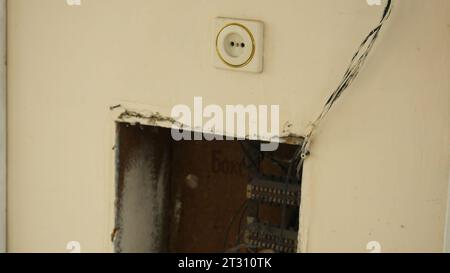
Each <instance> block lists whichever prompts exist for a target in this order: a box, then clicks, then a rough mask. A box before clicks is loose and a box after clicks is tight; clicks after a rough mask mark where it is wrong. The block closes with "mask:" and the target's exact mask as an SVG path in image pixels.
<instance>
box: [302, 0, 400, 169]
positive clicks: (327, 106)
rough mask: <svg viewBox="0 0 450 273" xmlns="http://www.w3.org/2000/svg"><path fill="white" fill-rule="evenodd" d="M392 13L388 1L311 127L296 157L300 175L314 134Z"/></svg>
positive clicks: (353, 76)
mask: <svg viewBox="0 0 450 273" xmlns="http://www.w3.org/2000/svg"><path fill="white" fill-rule="evenodd" d="M391 12H392V0H388V2H387V4H386V7H385V9H384V12H383V16H382V18H381V20H380V22H379V23H378V25H377V26H376V27H375V28H374V29H373V30H372V31H371V32H370V33H369V34H368V35H367V36H366V38H365V39H364V40H363V42H362V43H361V45H360V46H359V48H358V50H357V51H356V53H355V55H354V56H353V58H352V60H351V62H350V65H349V67H348V69H347V71H346V72H345V74H344V77H343V79H342V81H341V83H340V84H339V86H338V87H337V88H336V90H335V91H334V92H333V93H332V94H331V96H330V98H329V99H328V101H327V102H326V104H325V106H324V107H323V110H322V112H321V113H320V115H319V116H318V117H317V119H316V120H315V121H314V122H313V123H312V124H311V125H310V128H309V133H308V134H307V135H306V137H305V140H304V142H303V145H302V146H301V148H300V149H299V151H298V153H297V155H296V157H297V159H298V162H299V163H298V167H297V170H298V172H299V173H300V170H301V168H302V166H303V163H304V161H305V159H306V158H307V157H308V156H309V154H310V144H311V139H312V137H313V135H314V132H315V131H316V129H317V128H318V127H319V125H320V124H321V122H322V121H323V120H324V119H325V117H326V116H327V114H328V113H329V112H330V110H331V108H333V106H334V104H335V103H336V101H337V100H338V99H339V98H340V97H341V95H342V93H343V92H344V91H345V90H346V89H347V88H348V87H349V86H350V85H351V84H352V83H353V81H354V80H355V78H356V77H357V76H358V74H359V72H360V70H361V68H362V67H363V65H364V63H365V62H366V59H367V56H368V55H369V53H370V51H371V50H372V48H373V45H374V44H375V41H376V40H377V38H378V35H379V34H380V31H381V29H382V28H383V25H384V23H385V22H386V21H387V20H388V19H389V16H390V15H391Z"/></svg>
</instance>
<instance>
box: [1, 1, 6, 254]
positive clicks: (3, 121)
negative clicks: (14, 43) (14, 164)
mask: <svg viewBox="0 0 450 273" xmlns="http://www.w3.org/2000/svg"><path fill="white" fill-rule="evenodd" d="M0 54H1V60H0V253H2V252H6V65H5V64H6V0H0Z"/></svg>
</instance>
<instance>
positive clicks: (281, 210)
mask: <svg viewBox="0 0 450 273" xmlns="http://www.w3.org/2000/svg"><path fill="white" fill-rule="evenodd" d="M259 144H260V143H259V142H257V141H237V140H236V141H206V140H205V141H179V142H177V141H174V140H173V139H172V137H171V131H170V129H166V128H160V127H153V126H140V125H137V126H132V125H129V124H124V123H118V124H117V147H116V163H117V165H116V221H115V222H116V224H115V226H116V228H115V231H114V233H113V240H114V244H115V250H116V252H138V253H140V252H144V253H146V252H151V253H153V252H176V253H180V252H181V253H186V252H188V253H191V252H193V253H206V252H213V253H217V252H255V251H256V252H262V251H264V252H272V251H273V252H295V251H297V238H298V229H299V223H298V221H299V204H300V185H301V183H300V181H299V180H298V179H297V176H296V175H292V177H291V178H289V179H288V178H287V173H288V169H289V166H290V164H289V160H290V159H291V158H292V157H293V155H294V154H295V151H296V150H297V149H298V146H296V145H289V144H280V146H279V149H278V150H277V151H275V152H264V153H262V152H260V150H259ZM293 169H295V168H293ZM293 173H294V172H293Z"/></svg>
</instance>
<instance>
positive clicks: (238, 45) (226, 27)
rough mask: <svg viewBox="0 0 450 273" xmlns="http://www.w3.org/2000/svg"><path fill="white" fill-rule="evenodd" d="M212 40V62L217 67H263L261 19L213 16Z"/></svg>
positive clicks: (255, 70) (257, 70)
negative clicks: (214, 17)
mask: <svg viewBox="0 0 450 273" xmlns="http://www.w3.org/2000/svg"><path fill="white" fill-rule="evenodd" d="M212 43H213V46H212V55H213V56H212V58H213V65H214V66H215V67H216V68H220V69H229V70H235V71H246V72H253V73H261V72H262V71H263V50H264V24H263V23H262V22H259V21H252V20H241V19H231V18H216V19H215V20H214V31H213V37H212Z"/></svg>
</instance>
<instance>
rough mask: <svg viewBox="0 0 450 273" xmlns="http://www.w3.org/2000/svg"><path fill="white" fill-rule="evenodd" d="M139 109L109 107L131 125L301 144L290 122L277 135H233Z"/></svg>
mask: <svg viewBox="0 0 450 273" xmlns="http://www.w3.org/2000/svg"><path fill="white" fill-rule="evenodd" d="M133 107H134V108H133ZM140 107H141V109H135V108H136V106H135V105H133V106H127V105H125V104H116V105H114V106H111V107H110V111H112V112H113V113H114V115H115V116H116V118H115V120H116V121H117V122H121V123H128V124H131V125H136V124H141V125H149V126H159V127H163V128H173V127H174V126H175V127H176V128H181V129H184V130H188V131H192V132H199V133H204V134H212V135H222V136H224V137H237V138H245V139H252V140H258V141H263V142H271V141H273V142H279V143H284V144H291V145H301V144H302V143H303V139H304V137H303V136H301V135H298V134H295V133H292V130H293V125H292V123H291V122H286V123H285V125H284V126H283V130H282V133H281V134H280V135H279V136H268V135H245V136H240V135H235V134H232V133H229V132H218V131H216V130H215V129H214V128H206V127H204V128H194V127H191V126H188V125H186V124H183V123H181V122H178V121H177V120H175V119H174V118H172V117H170V116H166V115H163V114H161V113H160V112H157V111H155V112H153V111H149V110H148V107H144V106H140Z"/></svg>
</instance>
